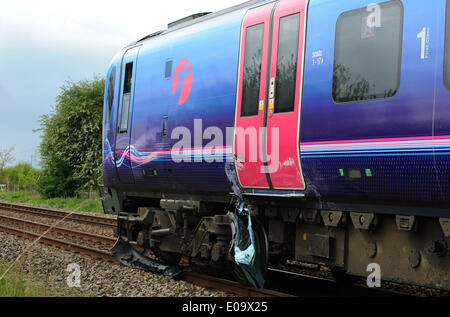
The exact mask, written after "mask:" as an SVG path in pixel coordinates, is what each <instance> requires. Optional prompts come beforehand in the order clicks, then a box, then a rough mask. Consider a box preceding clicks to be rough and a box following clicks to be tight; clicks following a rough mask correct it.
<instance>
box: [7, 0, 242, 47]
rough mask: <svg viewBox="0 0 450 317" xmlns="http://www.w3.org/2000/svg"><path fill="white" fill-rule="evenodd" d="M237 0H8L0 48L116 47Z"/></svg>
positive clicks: (234, 2) (235, 2) (240, 0)
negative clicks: (19, 45) (15, 45)
mask: <svg viewBox="0 0 450 317" xmlns="http://www.w3.org/2000/svg"><path fill="white" fill-rule="evenodd" d="M241 2H243V1H242V0H229V1H210V0H209V1H207V0H196V1H195V0H194V1H181V0H167V1H150V0H134V1H133V0H128V1H118V0H109V1H108V0H95V1H94V0H78V1H68V0H64V1H60V0H59V1H54V0H40V1H32V0H14V1H2V2H1V4H0V48H4V47H5V46H6V45H8V44H9V43H29V44H30V45H35V46H38V47H48V48H61V49H70V50H83V51H92V52H97V53H104V52H110V51H111V50H113V51H114V50H118V49H120V48H121V47H123V46H124V45H126V44H128V43H129V42H131V41H134V40H136V39H139V38H141V37H144V36H145V35H147V34H150V33H153V32H155V31H158V30H161V29H165V28H166V27H167V24H168V23H169V22H172V21H174V20H177V19H180V18H183V17H185V16H188V15H190V14H193V13H197V12H204V11H217V10H220V9H223V8H226V7H229V6H232V5H235V4H238V3H241Z"/></svg>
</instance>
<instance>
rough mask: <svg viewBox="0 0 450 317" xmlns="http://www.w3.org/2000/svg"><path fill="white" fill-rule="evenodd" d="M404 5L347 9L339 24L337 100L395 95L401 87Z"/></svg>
mask: <svg viewBox="0 0 450 317" xmlns="http://www.w3.org/2000/svg"><path fill="white" fill-rule="evenodd" d="M402 35H403V5H402V3H401V1H399V0H393V1H387V2H383V3H379V4H372V5H369V7H364V8H361V9H357V10H353V11H348V12H344V13H343V14H341V15H340V16H339V18H338V21H337V23H336V40H335V49H334V68H333V87H332V96H333V99H334V101H335V102H336V103H344V102H354V101H362V100H371V99H384V98H389V97H392V96H394V95H395V94H396V93H397V91H398V88H399V86H400V66H401V50H402Z"/></svg>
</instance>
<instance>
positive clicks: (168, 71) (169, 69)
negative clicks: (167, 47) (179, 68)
mask: <svg viewBox="0 0 450 317" xmlns="http://www.w3.org/2000/svg"><path fill="white" fill-rule="evenodd" d="M172 64H173V61H172V60H171V59H169V60H167V61H166V69H165V75H164V78H170V77H172Z"/></svg>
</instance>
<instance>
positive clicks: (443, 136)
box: [300, 135, 450, 146]
mask: <svg viewBox="0 0 450 317" xmlns="http://www.w3.org/2000/svg"><path fill="white" fill-rule="evenodd" d="M442 139H450V135H441V136H434V137H433V136H423V137H407V138H391V139H388V138H383V139H358V140H341V141H320V142H302V143H300V145H302V146H303V145H315V144H317V145H319V144H342V143H369V142H393V141H419V140H442Z"/></svg>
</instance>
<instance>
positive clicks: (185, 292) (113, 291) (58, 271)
mask: <svg viewBox="0 0 450 317" xmlns="http://www.w3.org/2000/svg"><path fill="white" fill-rule="evenodd" d="M30 243H31V241H29V240H24V239H21V238H18V237H16V236H13V235H9V234H6V233H3V232H0V262H2V263H12V262H13V261H14V260H15V259H16V258H17V257H18V256H19V254H21V252H22V250H24V249H25V248H26V246H28V245H29V244H30ZM23 260H24V261H23V270H24V272H26V273H28V272H32V273H33V274H34V275H39V276H40V277H42V278H43V280H45V282H46V287H47V289H48V290H49V293H51V292H57V293H63V294H65V295H69V296H80V295H81V296H125V297H135V296H136V297H138V296H140V297H142V296H146V297H174V296H180V297H217V296H221V297H223V296H232V295H231V294H227V293H223V292H218V291H214V290H211V289H206V288H202V287H199V286H195V285H193V284H190V283H187V282H184V281H175V280H172V279H169V278H167V277H164V276H161V275H156V274H152V273H149V272H144V271H141V270H137V269H131V268H128V267H125V266H121V265H117V264H113V263H109V262H104V261H101V260H97V259H93V258H91V257H89V256H86V255H81V254H75V253H70V252H67V251H65V250H61V249H58V248H55V247H50V246H46V245H42V244H39V243H36V244H35V245H34V246H33V247H32V248H31V249H30V250H28V251H27V252H26V254H24V256H23ZM21 262H22V261H19V263H21ZM71 263H76V264H78V265H79V266H80V269H81V283H80V284H81V285H80V287H79V288H76V287H72V288H71V287H68V285H67V282H66V279H67V277H68V276H69V275H70V274H71V272H68V271H67V268H68V265H69V264H71Z"/></svg>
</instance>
